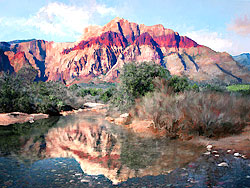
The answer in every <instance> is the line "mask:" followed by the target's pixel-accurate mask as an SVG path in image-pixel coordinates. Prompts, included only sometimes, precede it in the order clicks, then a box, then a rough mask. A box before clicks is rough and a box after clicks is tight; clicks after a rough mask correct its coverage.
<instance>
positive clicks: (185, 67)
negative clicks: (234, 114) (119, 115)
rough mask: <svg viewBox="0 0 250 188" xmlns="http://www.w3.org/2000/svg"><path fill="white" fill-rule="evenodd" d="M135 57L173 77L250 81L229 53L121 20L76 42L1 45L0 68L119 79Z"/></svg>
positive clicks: (44, 76)
mask: <svg viewBox="0 0 250 188" xmlns="http://www.w3.org/2000/svg"><path fill="white" fill-rule="evenodd" d="M132 61H136V62H143V61H154V62H155V63H157V64H161V65H162V66H165V67H167V68H168V70H169V71H170V73H171V74H172V75H183V76H187V77H188V78H190V79H191V80H194V81H198V82H214V81H223V82H226V83H229V82H245V83H249V82H250V76H249V75H250V74H249V73H250V72H249V70H247V69H245V68H242V66H240V65H239V64H238V63H237V62H236V61H234V60H233V58H232V57H231V56H230V55H229V54H227V53H219V52H215V51H213V50H212V49H210V48H208V47H206V46H202V45H199V44H197V43H196V42H195V41H193V40H192V39H190V38H188V37H186V36H180V35H179V34H178V33H177V32H174V31H173V30H171V29H166V28H164V27H163V26H162V25H154V26H145V25H144V24H140V25H139V24H136V23H132V22H129V21H128V20H125V19H122V18H115V19H113V20H112V21H111V22H109V23H108V24H106V25H104V26H89V27H87V28H85V30H84V32H83V35H82V36H81V38H80V40H79V41H77V42H74V43H55V42H47V41H43V40H32V41H28V42H21V43H17V44H16V43H14V44H9V43H0V71H9V72H13V71H15V72H18V71H19V70H20V68H21V67H23V66H32V67H34V68H35V69H37V70H38V72H39V79H40V80H43V81H46V80H63V79H64V80H66V81H67V83H72V82H74V81H78V82H79V81H80V82H81V81H88V80H90V79H96V80H103V81H115V80H116V78H117V77H118V76H119V70H120V68H121V67H122V66H123V65H124V63H129V62H132Z"/></svg>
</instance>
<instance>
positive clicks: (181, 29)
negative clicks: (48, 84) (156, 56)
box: [0, 0, 250, 55]
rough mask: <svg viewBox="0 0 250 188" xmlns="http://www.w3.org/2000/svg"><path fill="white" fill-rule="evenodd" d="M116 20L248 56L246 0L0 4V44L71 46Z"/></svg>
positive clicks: (7, 0) (25, 0)
mask: <svg viewBox="0 0 250 188" xmlns="http://www.w3.org/2000/svg"><path fill="white" fill-rule="evenodd" d="M115 17H120V18H124V19H127V20H129V21H131V22H136V23H138V24H142V23H143V24H145V25H155V24H162V25H163V26H164V27H165V28H169V29H173V30H174V31H176V32H178V33H179V34H180V35H184V36H188V37H189V38H191V39H193V40H195V41H196V42H198V43H199V44H202V45H205V46H208V47H210V48H212V49H213V50H215V51H219V52H224V51H225V52H228V53H230V54H231V55H238V54H241V53H247V52H248V53H249V52H250V0H0V41H12V40H17V39H33V38H35V39H43V40H47V41H56V42H75V41H77V40H78V39H79V37H80V36H81V35H82V33H83V29H84V28H85V27H87V26H89V25H105V24H107V23H108V22H109V21H111V20H112V19H113V18H115Z"/></svg>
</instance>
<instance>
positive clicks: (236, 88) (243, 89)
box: [227, 84, 250, 95]
mask: <svg viewBox="0 0 250 188" xmlns="http://www.w3.org/2000/svg"><path fill="white" fill-rule="evenodd" d="M227 90H228V91H230V92H238V93H241V94H243V95H250V85H247V84H238V85H231V86H227Z"/></svg>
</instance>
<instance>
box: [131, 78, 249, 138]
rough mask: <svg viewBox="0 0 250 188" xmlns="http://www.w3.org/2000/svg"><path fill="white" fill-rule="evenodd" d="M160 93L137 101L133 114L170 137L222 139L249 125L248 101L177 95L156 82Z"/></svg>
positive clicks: (162, 82)
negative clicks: (199, 136)
mask: <svg viewBox="0 0 250 188" xmlns="http://www.w3.org/2000/svg"><path fill="white" fill-rule="evenodd" d="M156 85H157V88H158V89H157V90H156V91H155V92H153V93H152V94H151V95H150V96H145V97H143V98H142V99H141V100H138V101H137V103H136V106H135V108H134V109H133V114H134V116H136V117H137V118H139V119H149V120H152V121H153V122H154V126H155V127H156V128H160V129H166V130H167V136H169V137H172V138H176V137H181V138H184V139H185V138H187V137H189V136H190V135H203V136H207V137H220V136H225V135H227V134H233V133H238V132H240V131H241V130H242V128H244V127H245V126H246V125H247V123H248V122H249V121H250V100H249V98H248V97H244V96H236V95H232V94H230V93H221V92H215V91H203V92H196V91H192V90H187V91H185V92H182V93H178V94H177V93H175V92H174V89H172V88H171V86H168V82H167V81H166V80H159V79H158V80H156Z"/></svg>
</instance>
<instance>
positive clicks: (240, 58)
mask: <svg viewBox="0 0 250 188" xmlns="http://www.w3.org/2000/svg"><path fill="white" fill-rule="evenodd" d="M233 58H234V60H235V61H237V62H238V63H240V64H241V65H242V66H244V67H247V68H248V70H250V53H244V54H240V55H237V56H233Z"/></svg>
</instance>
